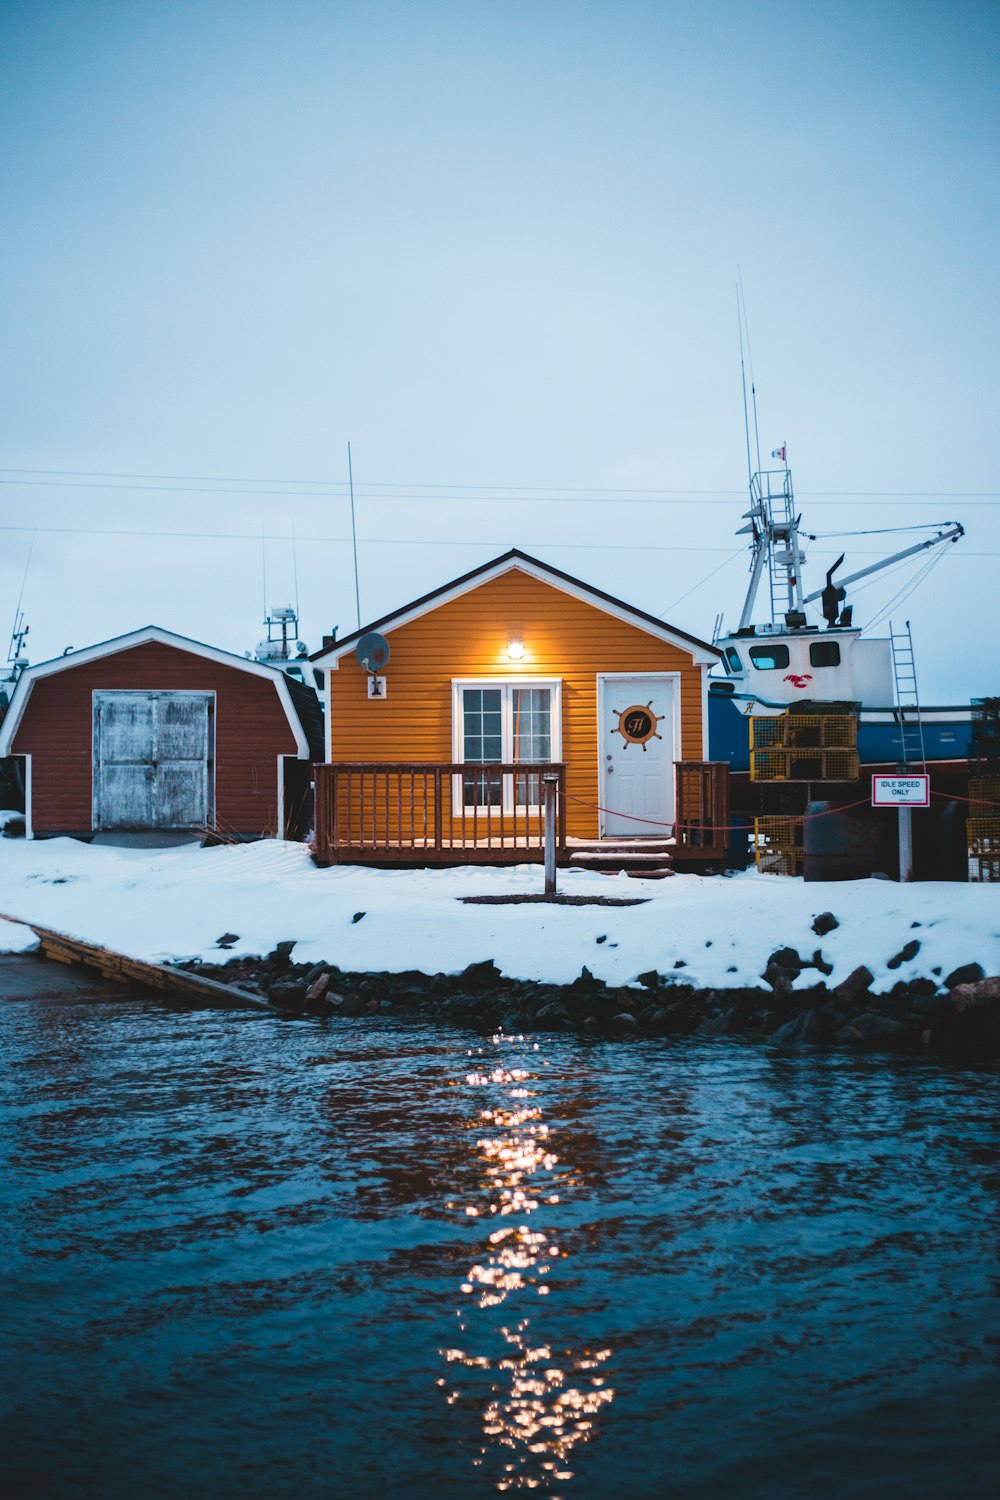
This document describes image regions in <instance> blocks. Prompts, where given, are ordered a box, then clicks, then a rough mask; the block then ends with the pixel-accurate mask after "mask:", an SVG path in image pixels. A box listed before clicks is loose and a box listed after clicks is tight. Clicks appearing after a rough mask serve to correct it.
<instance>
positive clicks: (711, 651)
mask: <svg viewBox="0 0 1000 1500" xmlns="http://www.w3.org/2000/svg"><path fill="white" fill-rule="evenodd" d="M515 570H519V571H520V572H523V573H527V574H529V575H530V576H531V577H533V578H538V579H540V580H541V581H542V582H544V583H549V584H551V585H552V586H553V587H554V588H558V589H561V590H562V591H563V592H564V593H567V594H572V595H573V596H574V597H575V598H577V599H583V600H584V601H585V602H587V603H589V604H593V605H594V606H595V608H597V609H603V610H605V611H606V612H607V613H608V614H612V615H614V616H615V617H616V618H618V619H624V620H628V621H630V622H631V623H632V624H634V625H636V626H638V627H639V629H641V630H646V631H648V632H649V633H650V634H651V635H656V636H658V637H659V638H660V639H661V640H665V641H669V642H670V643H671V644H672V645H675V646H680V647H681V649H682V650H685V651H690V652H691V655H692V656H693V658H694V659H695V661H702V662H705V663H706V664H707V665H711V664H712V663H714V662H715V661H716V659H717V658H718V657H719V656H720V655H721V652H719V651H718V650H717V649H716V647H715V646H711V645H709V643H708V642H707V641H702V640H699V638H698V637H697V636H694V635H688V633H687V631H685V630H678V629H677V627H676V626H673V625H668V624H667V623H666V622H665V621H664V620H658V619H657V617H656V616H655V615H651V614H647V613H646V611H645V610H644V609H637V608H636V606H635V605H633V604H626V603H625V601H624V600H622V599H616V598H615V596H614V594H608V593H605V591H604V590H603V589H599V588H595V587H594V585H593V584H590V583H584V582H583V580H582V579H580V578H574V577H573V576H572V574H570V573H564V572H563V571H562V569H561V568H554V567H553V566H552V565H551V563H546V562H542V561H541V559H540V558H537V557H532V556H531V554H530V553H528V552H522V551H521V550H520V548H518V547H512V548H511V549H510V551H509V552H504V553H502V554H501V556H499V557H495V558H493V560H492V561H491V562H488V563H483V564H482V566H481V567H478V568H473V569H472V571H471V572H469V573H463V574H462V575H461V577H459V578H454V579H452V581H451V582H450V583H446V584H443V585H442V586H441V587H440V588H437V589H432V590H431V592H430V593H429V594H423V595H421V597H420V598H419V599H414V600H413V601H412V602H411V603H409V604H404V605H403V606H402V607H401V608H399V609H395V610H393V611H392V613H391V614H387V615H382V617H381V618H380V619H378V620H373V621H372V622H371V624H369V625H365V626H363V627H362V628H361V629H360V630H353V631H352V632H351V633H350V635H345V636H344V637H343V638H342V639H341V640H339V641H337V643H336V644H335V645H334V646H331V647H329V648H327V649H326V650H322V651H315V652H313V654H312V657H311V658H310V659H311V660H312V661H314V662H316V663H317V664H318V665H319V666H320V667H324V666H329V667H332V668H336V667H337V666H338V665H339V662H340V658H341V657H342V656H344V655H346V654H347V652H348V651H350V650H351V649H352V648H353V647H354V646H355V645H356V643H357V642H358V641H359V640H360V639H361V637H362V636H363V635H365V634H366V633H367V632H368V631H369V630H381V629H382V628H383V627H385V628H389V629H391V628H392V627H393V626H399V625H405V624H407V623H408V622H409V621H410V620H415V619H417V618H418V617H419V616H420V615H423V614H427V613H428V612H429V611H430V610H432V609H436V608H438V606H439V605H442V604H446V603H448V602H449V600H451V599H455V598H458V597H459V596H460V595H461V594H465V593H468V592H469V591H470V590H471V589H474V588H478V587H479V586H480V585H481V584H484V583H487V582H489V580H490V579H492V578H498V577H500V575H501V574H503V573H509V572H513V571H515Z"/></svg>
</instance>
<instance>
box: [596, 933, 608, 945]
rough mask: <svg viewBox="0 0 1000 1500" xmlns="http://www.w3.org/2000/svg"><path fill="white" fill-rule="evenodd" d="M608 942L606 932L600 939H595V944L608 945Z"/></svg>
mask: <svg viewBox="0 0 1000 1500" xmlns="http://www.w3.org/2000/svg"><path fill="white" fill-rule="evenodd" d="M607 940H608V935H607V933H606V932H602V933H601V935H600V937H599V938H595V939H594V942H595V943H606V942H607Z"/></svg>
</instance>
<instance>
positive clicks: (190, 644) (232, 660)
mask: <svg viewBox="0 0 1000 1500" xmlns="http://www.w3.org/2000/svg"><path fill="white" fill-rule="evenodd" d="M154 644H155V645H158V646H173V647H175V648H176V649H177V650H178V651H186V652H187V653H188V655H189V656H201V657H204V659H205V660H206V661H213V662H217V663H218V665H219V666H222V667H238V668H240V670H242V671H244V672H249V673H250V675H251V676H252V677H266V678H267V679H268V680H269V681H271V682H273V683H274V686H275V688H276V689H277V692H278V697H279V699H280V700H281V706H282V708H283V709H284V711H285V718H286V719H287V720H288V727H289V729H291V731H292V734H293V735H294V737H295V745H296V750H297V754H298V759H299V760H309V759H310V758H311V757H310V754H309V742H308V741H307V739H306V734H305V730H304V729H303V728H302V723H301V720H300V719H299V716H298V714H297V713H296V712H295V706H294V704H293V703H292V695H291V693H290V692H289V691H288V683H287V682H286V681H285V674H284V673H283V672H281V671H280V670H279V669H278V668H277V667H270V666H268V665H267V664H266V663H265V662H262V661H248V660H247V658H246V657H245V656H237V655H236V654H235V653H234V652H232V651H220V650H219V648H218V646H206V645H204V644H203V643H202V642H201V641H192V640H191V639H190V638H189V637H188V636H186V635H175V634H174V632H173V631H172V630H162V629H161V628H160V627H159V626H158V625H146V626H144V627H143V628H142V629H141V630H133V631H132V632H131V633H130V634H129V635H118V636H114V637H113V638H112V639H111V640H110V641H100V642H98V644H97V645H96V646H84V647H83V648H82V649H81V650H80V651H71V652H70V653H69V655H67V656H57V657H55V658H54V659H53V660H52V661H43V662H39V663H38V665H37V666H36V667H26V668H25V670H24V671H23V672H22V673H21V675H20V677H19V678H18V680H17V685H16V687H15V688H14V695H13V697H12V698H11V700H10V707H9V708H8V710H7V716H6V718H5V719H4V721H3V724H2V725H0V755H11V754H12V753H13V752H12V750H11V748H10V747H11V745H12V743H13V741H14V737H15V735H16V734H17V731H18V728H19V726H20V723H21V720H22V718H23V717H24V711H25V709H26V708H27V706H28V699H29V698H30V696H31V689H32V688H33V687H34V685H35V683H36V682H37V681H38V679H39V678H41V677H54V676H55V675H56V674H57V673H59V672H65V671H69V670H71V669H72V668H73V667H80V666H86V665H87V663H88V662H94V661H100V660H101V658H102V657H104V656H117V655H118V653H119V652H121V651H131V650H132V649H133V647H135V646H148V645H154Z"/></svg>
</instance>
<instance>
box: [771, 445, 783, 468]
mask: <svg viewBox="0 0 1000 1500" xmlns="http://www.w3.org/2000/svg"><path fill="white" fill-rule="evenodd" d="M771 457H772V458H780V459H781V462H782V463H784V462H785V445H784V443H782V445H781V447H780V448H772V449H771Z"/></svg>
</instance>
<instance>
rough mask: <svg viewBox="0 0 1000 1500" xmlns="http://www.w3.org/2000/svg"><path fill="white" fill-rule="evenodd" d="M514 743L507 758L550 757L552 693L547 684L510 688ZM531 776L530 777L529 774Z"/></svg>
mask: <svg viewBox="0 0 1000 1500" xmlns="http://www.w3.org/2000/svg"><path fill="white" fill-rule="evenodd" d="M511 694H512V701H513V730H514V743H513V745H512V747H511V750H512V753H511V759H512V760H515V761H541V760H551V759H552V723H551V720H552V694H551V692H550V690H549V689H548V688H519V687H516V688H512V689H511ZM532 779H534V778H532Z"/></svg>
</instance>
